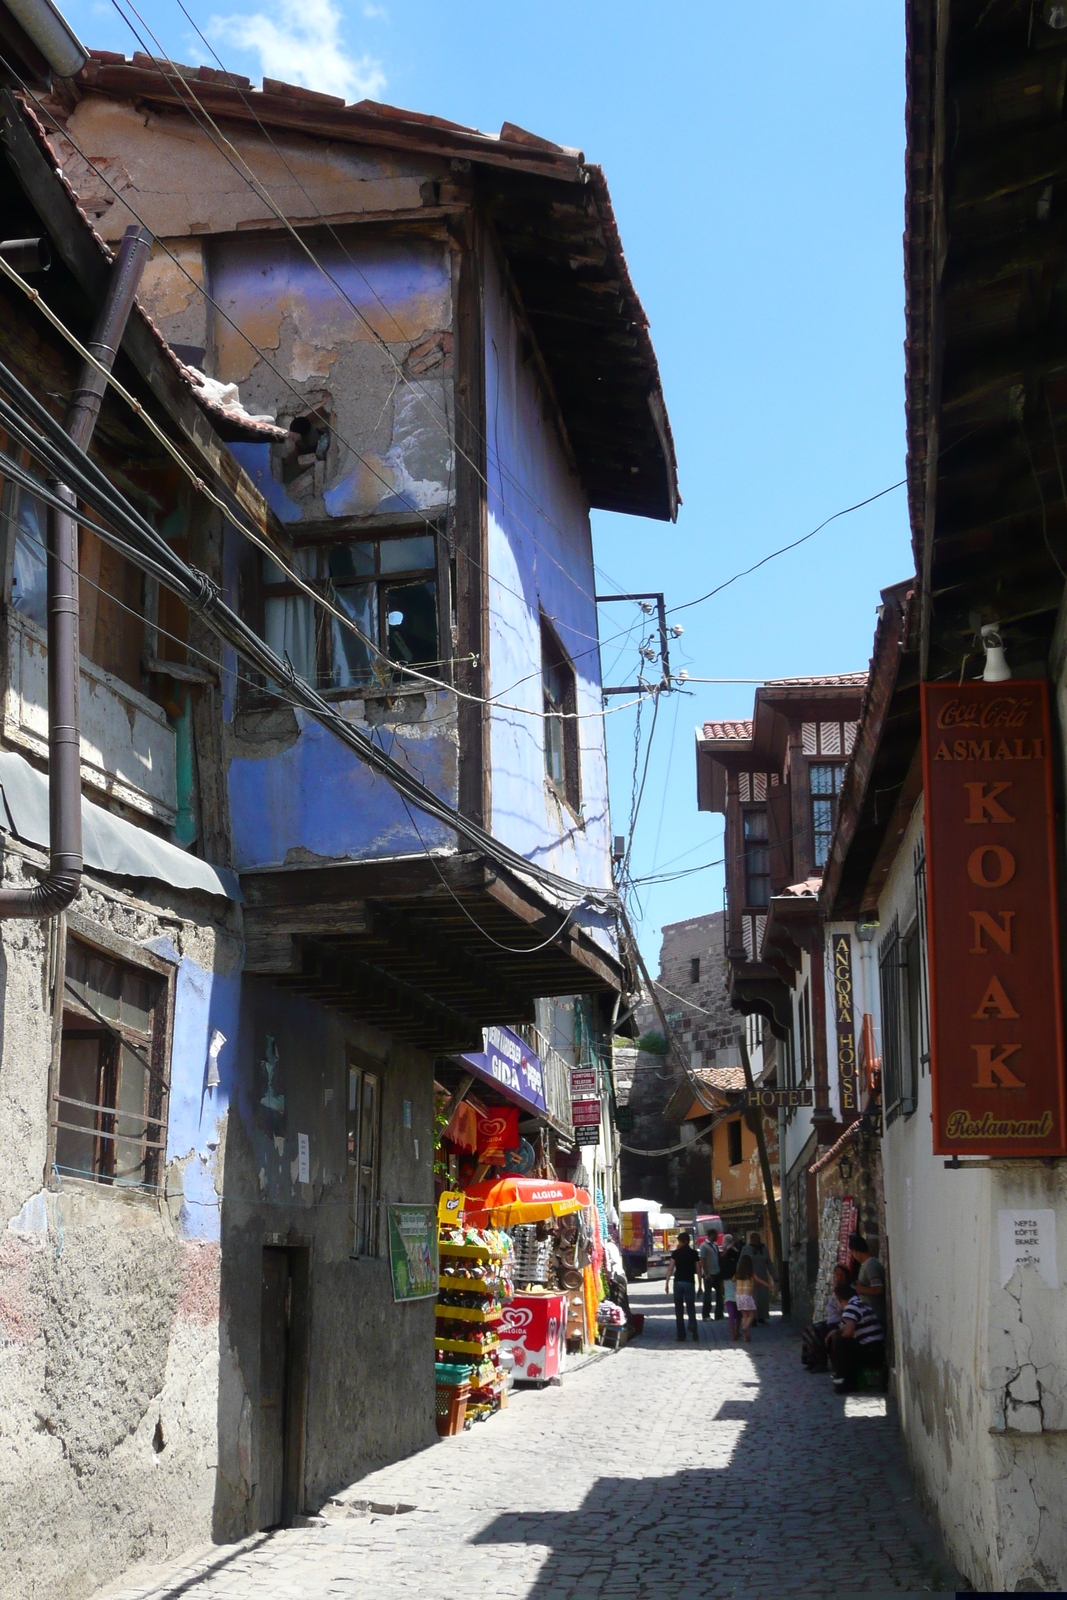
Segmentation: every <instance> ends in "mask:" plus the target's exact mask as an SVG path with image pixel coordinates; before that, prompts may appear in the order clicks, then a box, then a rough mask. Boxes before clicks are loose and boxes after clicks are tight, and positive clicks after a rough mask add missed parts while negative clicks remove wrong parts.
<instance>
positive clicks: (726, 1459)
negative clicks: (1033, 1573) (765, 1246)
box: [98, 1282, 957, 1600]
mask: <svg viewBox="0 0 1067 1600" xmlns="http://www.w3.org/2000/svg"><path fill="white" fill-rule="evenodd" d="M632 1299H633V1301H634V1305H635V1308H636V1309H638V1310H641V1311H644V1312H645V1315H646V1322H645V1335H644V1337H643V1338H641V1339H639V1340H637V1341H635V1342H634V1343H633V1344H630V1345H628V1346H627V1347H626V1348H625V1349H623V1350H621V1351H620V1352H618V1353H617V1354H612V1355H604V1356H601V1357H598V1358H597V1359H595V1360H593V1361H591V1362H588V1363H586V1364H584V1365H582V1366H581V1367H580V1368H576V1369H573V1370H571V1371H569V1372H567V1373H566V1374H565V1375H564V1379H563V1384H562V1386H561V1387H554V1386H553V1387H548V1388H545V1389H543V1390H535V1389H531V1388H527V1389H524V1390H522V1391H517V1392H516V1393H514V1394H513V1395H512V1398H511V1404H510V1405H509V1406H508V1408H507V1409H506V1410H505V1411H503V1412H501V1414H500V1415H499V1416H498V1417H494V1418H493V1419H492V1420H491V1421H489V1422H486V1423H480V1424H479V1425H478V1426H476V1427H474V1428H472V1429H471V1430H470V1431H469V1432H467V1433H464V1434H461V1435H459V1436H458V1437H456V1438H449V1439H441V1440H440V1441H439V1442H438V1443H437V1444H436V1445H434V1446H431V1447H430V1448H429V1449H427V1450H424V1451H421V1452H419V1453H418V1454H417V1455H414V1456H409V1457H408V1458H406V1459H405V1460H401V1461H396V1462H393V1463H392V1464H391V1465H390V1466H387V1467H382V1468H380V1469H378V1470H376V1471H374V1472H370V1473H368V1474H367V1475H366V1476H364V1477H363V1478H362V1479H361V1480H360V1481H359V1482H358V1483H355V1484H351V1485H349V1486H348V1487H347V1488H345V1489H343V1490H341V1491H339V1493H338V1494H337V1495H336V1496H334V1497H333V1498H332V1499H331V1500H330V1501H329V1502H328V1503H327V1504H326V1505H325V1506H324V1507H323V1508H322V1512H321V1514H320V1515H318V1516H312V1515H309V1516H308V1517H307V1518H305V1519H304V1523H305V1525H304V1526H301V1527H296V1528H287V1529H284V1530H279V1531H277V1532H275V1533H272V1534H270V1535H268V1536H266V1537H264V1536H263V1535H258V1536H256V1537H254V1538H252V1539H250V1540H246V1541H243V1542H242V1543H241V1544H240V1545H238V1546H236V1547H231V1549H230V1550H227V1551H225V1552H223V1551H220V1550H219V1549H218V1548H214V1549H208V1550H204V1551H200V1552H196V1553H192V1552H190V1553H189V1554H187V1555H186V1556H185V1557H184V1558H181V1559H179V1560H178V1561H173V1562H170V1563H168V1564H167V1565H166V1566H165V1567H164V1568H156V1569H154V1570H152V1571H141V1572H138V1573H130V1574H128V1575H127V1577H126V1578H125V1579H122V1580H120V1581H119V1582H118V1583H117V1584H115V1585H114V1586H112V1587H111V1588H110V1589H109V1590H108V1591H107V1594H108V1596H109V1600H365V1597H371V1596H373V1600H591V1597H592V1596H594V1595H596V1596H599V1597H601V1600H698V1597H699V1600H719V1597H723V1600H728V1597H733V1596H735V1595H736V1596H740V1595H745V1596H746V1597H747V1600H763V1597H765V1596H773V1597H774V1600H785V1597H791V1596H805V1597H807V1596H811V1597H820V1600H821V1597H826V1600H830V1597H832V1600H848V1597H849V1596H850V1595H851V1594H863V1595H864V1596H865V1597H868V1600H869V1597H870V1596H871V1595H889V1594H892V1595H894V1596H897V1597H898V1600H899V1596H901V1595H907V1594H925V1595H929V1594H932V1593H942V1594H943V1593H951V1592H954V1590H955V1589H956V1587H957V1580H956V1575H955V1574H954V1573H953V1572H952V1571H951V1569H950V1568H949V1567H948V1565H947V1564H946V1563H945V1562H944V1561H943V1560H942V1558H941V1555H940V1551H939V1546H938V1544H937V1542H936V1540H935V1539H934V1537H933V1536H932V1534H931V1532H930V1529H929V1528H928V1526H927V1525H926V1523H925V1521H924V1519H923V1517H922V1514H921V1512H920V1511H919V1508H918V1505H917V1503H916V1501H915V1499H914V1492H913V1490H912V1488H911V1486H910V1484H909V1480H908V1475H907V1470H906V1468H905V1466H904V1461H903V1456H902V1452H901V1447H900V1440H899V1434H898V1429H897V1423H896V1417H895V1414H894V1410H893V1405H892V1402H891V1401H888V1402H887V1400H886V1398H885V1397H884V1396H882V1395H867V1394H861V1395H855V1396H849V1397H847V1398H844V1399H843V1398H842V1397H841V1396H840V1395H835V1394H834V1393H833V1390H832V1388H831V1386H830V1382H829V1379H828V1378H825V1377H813V1376H812V1375H810V1374H808V1373H806V1372H805V1371H804V1370H803V1368H802V1367H801V1365H800V1361H799V1340H798V1337H797V1334H796V1333H795V1331H794V1330H793V1329H792V1328H791V1327H790V1326H789V1325H788V1324H785V1323H783V1322H782V1320H781V1319H780V1318H778V1317H775V1318H772V1322H771V1326H770V1327H769V1328H761V1329H759V1330H758V1332H757V1333H756V1335H755V1337H754V1340H753V1343H752V1344H751V1345H737V1344H732V1343H731V1342H730V1340H729V1337H728V1333H727V1329H726V1325H725V1324H723V1323H715V1322H711V1323H703V1324H702V1325H701V1329H700V1340H699V1342H698V1343H692V1342H689V1343H686V1344H684V1345H682V1344H677V1343H676V1342H675V1333H674V1316H673V1310H672V1308H671V1307H670V1305H669V1304H668V1302H667V1300H666V1297H665V1295H664V1293H663V1288H662V1285H661V1284H658V1283H654V1282H653V1283H640V1284H635V1285H634V1286H633V1294H632ZM399 1504H403V1505H404V1507H405V1509H407V1508H411V1509H410V1513H409V1514H407V1515H404V1516H397V1515H387V1514H384V1513H386V1512H392V1511H395V1510H396V1508H397V1506H398V1505H399ZM310 1509H312V1508H309V1510H310ZM98 1600H102V1597H98Z"/></svg>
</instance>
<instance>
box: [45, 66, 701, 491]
mask: <svg viewBox="0 0 1067 1600" xmlns="http://www.w3.org/2000/svg"><path fill="white" fill-rule="evenodd" d="M181 73H182V76H183V77H184V78H186V79H187V80H188V81H189V84H190V87H191V89H192V91H193V92H194V93H195V96H196V99H197V100H199V101H200V102H201V104H202V105H203V106H204V108H205V110H207V111H209V112H210V113H211V115H212V117H213V118H216V119H219V120H220V123H221V125H222V126H223V128H225V126H226V125H227V124H240V125H242V126H243V127H247V126H248V125H252V126H255V125H256V124H257V123H262V125H263V126H264V127H265V128H267V129H273V130H275V131H276V130H279V129H285V130H288V131H291V132H298V133H301V134H304V135H307V136H310V137H312V138H319V139H326V140H329V141H330V142H331V143H333V144H345V143H347V144H356V145H364V146H374V147H377V148H379V149H384V150H390V151H409V152H412V153H419V154H426V155H433V156H436V157H439V158H443V159H445V160H447V161H448V162H449V165H450V169H451V171H452V173H453V175H454V176H455V177H456V178H457V179H458V180H459V181H460V188H461V189H462V190H463V191H464V192H465V194H466V196H467V198H468V199H472V200H474V201H476V202H477V203H478V204H480V205H482V206H484V208H485V210H486V212H487V214H488V216H489V217H490V219H491V221H492V224H493V227H494V228H495V231H496V233H497V236H498V238H499V240H500V243H501V247H502V249H503V251H504V254H505V256H506V259H507V262H508V266H509V269H510V273H511V276H512V278H513V280H514V283H515V285H516V287H517V289H518V292H519V294H520V296H521V299H522V303H523V307H524V310H525V314H526V317H527V319H528V322H529V325H530V328H531V330H532V332H533V334H534V337H535V339H536V341H537V345H538V349H539V351H540V354H541V356H542V358H543V361H544V365H545V368H546V370H547V373H548V375H549V378H550V381H551V387H552V389H553V390H554V394H555V399H556V401H557V403H558V406H559V410H560V415H561V418H562V422H563V425H564V431H565V433H566V436H567V440H568V441H569V445H570V447H571V449H572V450H573V453H574V458H575V460H576V462H577V465H578V470H579V473H580V476H581V479H582V483H583V485H584V487H585V490H586V493H587V494H588V497H589V501H590V504H591V505H593V506H595V507H597V508H599V509H600V510H605V511H622V512H626V513H628V514H630V515H634V516H643V517H653V518H656V519H659V520H663V521H673V520H674V519H675V517H676V516H677V512H678V505H679V496H678V469H677V461H676V457H675V450H674V441H673V437H672V434H671V428H670V422H669V419H668V416H667V410H666V404H665V401H664V398H663V388H662V383H661V381H660V375H659V367H658V364H657V361H656V354H655V350H654V349H653V346H652V340H651V335H650V333H649V324H648V317H647V315H646V314H645V311H644V308H643V306H642V305H641V301H640V299H639V298H638V295H637V292H636V290H635V288H634V286H633V282H632V280H631V278H630V274H629V269H628V267H627V264H626V258H625V255H624V254H623V249H622V243H621V240H620V238H619V232H618V226H617V224H616V220H615V213H614V209H613V207H612V203H611V196H610V194H609V192H608V187H607V182H606V180H605V178H604V174H603V171H602V170H601V168H600V167H597V166H594V165H592V164H588V163H586V161H585V159H584V156H583V155H582V152H581V151H580V150H567V149H564V148H563V147H562V146H559V145H555V144H552V143H551V142H550V141H548V140H545V139H539V138H537V136H536V135H533V134H529V133H526V132H525V131H524V130H523V129H521V128H517V127H515V126H514V125H512V124H508V123H505V125H504V127H503V128H502V129H501V134H500V136H499V137H496V136H493V135H490V134H485V133H481V132H479V131H478V130H477V129H474V128H462V127H460V126H459V125H458V124H456V123H452V122H447V121H445V120H444V119H442V118H439V117H429V116H424V115H421V114H419V113H417V112H409V111H403V110H400V109H398V108H396V107H393V106H384V105H379V104H376V103H375V102H372V101H362V102H360V103H359V104H358V105H351V106H346V105H345V104H344V103H343V102H342V101H340V100H338V99H337V98H335V97H332V96H329V95H318V94H314V93H311V92H310V91H306V90H302V89H299V88H296V87H294V86H291V85H287V84H281V83H277V82H276V81H274V80H272V79H264V83H263V88H262V89H255V88H253V87H252V85H251V83H250V81H249V80H248V79H247V78H239V77H237V76H236V75H234V74H224V73H220V72H216V71H213V70H211V69H209V68H206V67H182V68H181ZM76 90H77V92H79V93H82V94H86V93H88V94H94V93H96V94H104V95H107V96H109V97H111V98H114V99H119V100H127V101H134V102H135V103H137V104H138V105H143V106H145V107H146V108H150V109H157V110H163V111H173V110H174V109H176V108H183V107H188V106H189V105H190V104H192V101H191V97H190V89H189V88H186V87H184V86H183V84H182V82H181V80H180V79H179V78H177V77H176V76H175V75H174V73H173V72H172V71H171V69H170V68H168V67H167V66H166V65H165V64H161V63H158V62H155V61H153V60H152V59H151V58H150V57H148V56H141V55H136V56H134V58H133V61H132V62H126V61H125V60H124V58H122V57H118V56H114V55H110V54H109V53H107V52H94V56H93V59H92V60H90V62H89V64H88V66H87V67H86V68H85V69H84V71H83V72H82V73H81V74H80V75H79V77H78V79H77V82H76ZM194 109H195V107H194ZM429 187H430V188H431V189H434V188H435V187H436V188H438V189H443V188H444V187H456V186H455V185H452V186H445V185H440V184H439V185H436V186H435V185H433V184H431V185H430V186H429ZM427 204H428V206H430V207H432V208H435V209H436V202H435V197H434V195H432V194H431V195H430V196H429V197H428V200H427ZM301 222H302V223H303V224H304V225H306V219H301Z"/></svg>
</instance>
